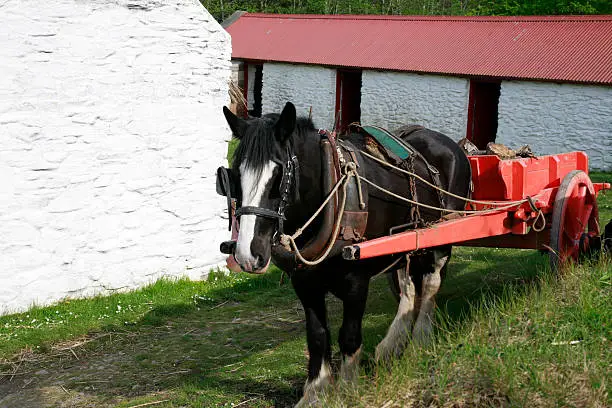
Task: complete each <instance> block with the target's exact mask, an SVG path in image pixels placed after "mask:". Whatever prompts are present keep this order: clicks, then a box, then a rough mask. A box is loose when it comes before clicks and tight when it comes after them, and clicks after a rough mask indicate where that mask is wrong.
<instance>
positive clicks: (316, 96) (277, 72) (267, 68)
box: [249, 63, 336, 129]
mask: <svg viewBox="0 0 612 408" xmlns="http://www.w3.org/2000/svg"><path fill="white" fill-rule="evenodd" d="M253 78H255V76H254V75H253ZM250 82H251V76H250V73H249V83H250ZM287 102H292V103H293V104H294V105H295V108H296V110H297V114H298V116H308V113H309V111H310V107H311V106H312V120H313V122H314V123H315V126H317V127H319V128H325V129H332V128H333V126H334V112H335V107H336V70H335V69H330V68H324V67H320V66H315V65H291V64H278V63H265V64H264V66H263V90H262V112H263V113H264V114H265V113H280V112H281V110H282V109H283V107H284V106H285V103H287Z"/></svg>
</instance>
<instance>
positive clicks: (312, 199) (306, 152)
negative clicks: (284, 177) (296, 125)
mask: <svg viewBox="0 0 612 408" xmlns="http://www.w3.org/2000/svg"><path fill="white" fill-rule="evenodd" d="M320 140H321V139H320V136H319V135H318V134H317V133H316V131H308V132H307V133H304V134H301V135H296V136H294V140H293V146H294V152H295V155H296V157H297V159H298V162H299V173H300V180H299V188H300V202H299V203H294V204H293V205H292V206H291V210H292V211H290V212H289V214H288V222H289V224H296V225H297V224H300V223H301V224H303V223H304V222H305V221H306V220H307V219H308V218H309V217H310V216H311V215H312V214H313V213H314V211H316V210H317V209H318V208H319V206H320V205H321V203H322V202H323V199H324V197H323V195H322V186H321V154H322V153H321V147H320ZM298 226H301V225H298Z"/></svg>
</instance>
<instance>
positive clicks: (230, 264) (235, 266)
mask: <svg viewBox="0 0 612 408" xmlns="http://www.w3.org/2000/svg"><path fill="white" fill-rule="evenodd" d="M219 250H220V251H221V253H222V254H227V255H229V256H228V257H227V259H226V260H225V264H226V266H227V269H229V270H230V271H232V272H248V273H253V274H258V275H260V274H262V273H265V272H266V271H267V270H268V267H269V266H270V259H268V262H267V263H266V266H264V267H263V268H258V269H251V268H248V269H251V270H248V269H247V270H245V269H244V268H243V267H241V266H240V264H239V263H238V261H236V257H235V256H234V252H235V251H236V241H224V242H222V243H221V245H220V246H219Z"/></svg>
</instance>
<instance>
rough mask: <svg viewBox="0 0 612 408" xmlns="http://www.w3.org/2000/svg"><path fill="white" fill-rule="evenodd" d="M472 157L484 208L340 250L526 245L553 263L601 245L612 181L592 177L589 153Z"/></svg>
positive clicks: (367, 252)
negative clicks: (604, 194)
mask: <svg viewBox="0 0 612 408" xmlns="http://www.w3.org/2000/svg"><path fill="white" fill-rule="evenodd" d="M469 160H470V164H471V166H472V175H473V176H472V181H473V185H474V192H473V199H474V200H478V201H482V202H481V203H476V204H473V203H472V204H470V205H469V206H468V208H467V209H468V210H479V211H473V213H471V214H469V215H465V216H461V217H458V218H455V219H450V220H448V221H442V222H439V223H436V224H434V225H432V226H431V227H428V228H420V229H416V230H409V231H405V232H400V233H397V234H394V235H390V236H387V237H382V238H377V239H372V240H369V241H365V242H362V243H359V244H355V245H350V246H347V247H345V248H344V251H343V257H344V258H345V259H349V260H357V259H366V258H371V257H375V256H381V255H390V254H394V253H403V252H409V251H414V250H418V249H423V248H431V247H436V246H440V245H447V244H452V245H460V246H479V247H497V248H525V249H539V250H545V251H548V252H549V253H550V261H551V267H552V268H553V269H556V268H557V267H558V266H559V265H560V264H562V263H564V262H566V261H567V260H570V259H573V260H578V258H579V256H580V255H581V254H583V253H588V252H589V250H590V249H592V248H594V247H601V238H600V229H599V222H598V211H597V201H596V197H597V194H598V193H599V192H600V191H601V190H605V189H610V184H609V183H592V182H591V179H590V178H589V176H588V157H587V155H586V154H585V153H583V152H572V153H564V154H557V155H551V156H543V157H538V158H527V159H512V160H502V159H500V158H499V157H497V156H470V157H469ZM485 201H494V202H495V204H494V205H493V204H489V205H487V204H485V203H484V202H485ZM517 202H521V203H519V204H515V203H517Z"/></svg>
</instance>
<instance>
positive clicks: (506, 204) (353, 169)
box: [280, 150, 546, 271]
mask: <svg viewBox="0 0 612 408" xmlns="http://www.w3.org/2000/svg"><path fill="white" fill-rule="evenodd" d="M360 152H361V153H362V154H363V155H365V156H366V157H369V158H370V159H372V160H374V161H376V162H378V163H380V164H382V165H384V166H387V167H391V168H393V169H395V170H397V171H400V172H402V173H405V174H407V175H409V176H411V177H415V178H417V179H419V180H420V181H422V182H423V183H425V184H426V185H428V186H430V187H433V188H434V189H436V190H438V191H440V192H442V193H444V194H446V195H449V196H451V197H455V198H458V199H461V200H463V201H465V202H469V203H474V204H484V205H498V206H499V207H495V208H489V209H483V210H450V209H447V208H441V207H436V206H432V205H428V204H423V203H419V202H418V201H414V200H410V199H409V198H406V197H402V196H400V195H398V194H395V193H394V192H392V191H389V190H387V189H386V188H384V187H381V186H379V185H377V184H376V183H374V182H372V181H370V180H368V179H367V178H365V177H363V176H360V175H359V173H357V165H356V164H355V163H353V162H348V163H346V164H345V165H344V166H343V167H342V169H343V172H344V174H343V175H342V177H341V178H340V180H338V181H337V182H336V184H335V185H334V188H332V190H331V191H330V192H329V194H328V196H327V198H326V199H325V200H324V201H323V203H322V204H321V206H320V207H319V208H318V209H317V211H315V213H314V214H313V215H312V216H311V217H310V218H309V219H308V221H306V223H304V225H303V226H302V227H300V228H298V229H297V230H296V231H295V233H294V234H293V235H287V234H282V235H281V237H280V243H281V244H282V245H283V246H284V247H285V248H287V250H288V251H291V249H292V250H293V252H295V254H296V256H297V258H298V259H299V260H300V261H301V262H302V263H304V264H305V265H308V266H315V265H318V264H320V263H321V262H323V261H324V260H325V259H326V258H327V256H328V255H329V254H330V252H331V250H332V248H333V247H334V244H335V243H336V239H337V238H338V234H339V232H340V223H341V221H342V216H343V215H344V209H345V207H346V188H347V185H348V183H349V182H350V180H351V178H353V177H354V178H355V181H356V183H357V188H358V192H359V206H360V207H361V209H364V208H365V204H364V202H363V192H362V191H361V181H364V182H366V183H367V184H369V185H371V186H372V187H374V188H376V189H378V190H380V191H382V192H383V193H385V194H388V195H390V196H391V197H395V198H397V199H398V200H401V201H405V202H407V203H410V204H412V205H415V206H417V207H424V208H429V209H431V210H436V211H444V212H447V213H454V214H489V213H494V212H499V211H502V210H509V209H511V208H515V207H518V206H519V205H522V204H524V203H526V202H528V203H530V205H531V207H532V208H534V209H536V210H537V211H538V215H537V217H536V219H535V221H534V222H533V224H532V227H533V229H534V230H535V231H537V232H540V231H542V230H543V229H544V228H545V226H546V219H545V218H544V214H543V213H542V210H541V209H537V208H535V203H534V202H533V199H531V197H527V198H526V199H523V200H518V201H479V200H472V199H469V198H466V197H461V196H459V195H456V194H453V193H451V192H449V191H446V190H444V189H442V188H440V187H438V186H436V185H434V184H432V183H430V182H429V181H427V180H425V179H424V178H422V177H421V176H419V175H418V174H415V173H413V172H409V171H407V170H404V169H400V168H399V167H396V166H394V165H392V164H390V163H387V162H385V161H384V160H380V159H379V158H377V157H374V156H372V155H370V154H368V153H366V152H364V151H363V150H360ZM340 187H342V203H341V204H340V211H339V212H338V216H337V218H336V223H335V226H334V231H333V233H332V238H331V239H330V241H329V243H328V245H327V248H326V249H325V251H324V252H323V254H322V255H321V256H320V257H319V258H317V259H315V260H313V261H309V260H307V259H305V258H304V257H303V256H302V253H301V252H300V250H299V249H298V247H297V244H296V243H295V240H296V239H297V238H298V237H299V236H300V235H302V234H303V233H304V229H306V228H308V226H309V225H310V224H311V223H312V222H313V221H314V220H315V218H316V217H317V216H318V215H319V214H320V213H321V211H323V209H324V208H325V206H326V205H327V204H328V203H329V201H330V200H331V199H332V197H334V196H335V195H337V194H338V190H339V188H340ZM538 221H540V224H541V226H538V227H536V223H537V222H538ZM417 246H418V234H417ZM400 259H401V258H400ZM397 262H399V259H398V260H397V261H396V262H393V263H392V264H391V265H389V267H388V268H386V269H385V271H386V270H388V269H389V268H391V267H393V266H394V265H395V264H396V263H397Z"/></svg>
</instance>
